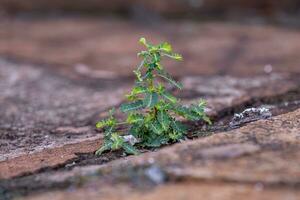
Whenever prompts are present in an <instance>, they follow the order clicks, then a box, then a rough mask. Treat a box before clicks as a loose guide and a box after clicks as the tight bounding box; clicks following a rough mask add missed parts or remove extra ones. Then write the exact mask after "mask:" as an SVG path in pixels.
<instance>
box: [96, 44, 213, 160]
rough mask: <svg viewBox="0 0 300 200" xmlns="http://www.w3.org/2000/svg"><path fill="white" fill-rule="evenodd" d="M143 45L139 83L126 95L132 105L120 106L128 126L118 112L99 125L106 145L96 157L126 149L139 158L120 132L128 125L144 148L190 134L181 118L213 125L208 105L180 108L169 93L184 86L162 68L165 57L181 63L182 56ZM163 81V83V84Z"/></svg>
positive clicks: (164, 48)
mask: <svg viewBox="0 0 300 200" xmlns="http://www.w3.org/2000/svg"><path fill="white" fill-rule="evenodd" d="M139 42H140V43H141V44H142V45H144V46H145V47H146V51H141V52H140V53H138V56H139V57H141V58H142V62H141V64H140V65H139V66H138V67H137V69H136V70H134V71H133V72H134V74H135V75H136V82H135V85H134V87H133V88H132V90H131V92H130V93H129V94H127V95H126V97H127V99H128V103H124V104H122V105H121V106H120V110H121V111H122V112H124V113H126V114H127V119H126V121H124V122H118V121H117V119H116V118H115V116H114V112H115V109H112V110H111V111H110V112H109V117H108V118H107V119H105V120H102V121H99V122H98V123H97V124H96V127H97V128H104V144H103V145H102V147H101V148H100V149H99V150H98V151H96V155H100V154H102V153H103V152H104V151H107V150H116V149H120V148H123V149H124V150H125V152H126V153H128V154H138V150H137V149H136V148H135V147H134V146H133V145H132V144H130V143H129V142H127V141H125V139H124V137H123V136H122V135H126V134H124V133H123V134H121V133H119V132H117V128H118V126H119V125H121V124H126V125H128V128H129V129H128V130H129V131H128V133H127V135H131V136H133V137H135V138H136V139H137V140H138V141H139V142H138V144H137V145H138V146H141V147H159V146H161V145H164V144H168V143H169V142H176V141H178V140H180V139H182V138H183V137H184V135H185V134H186V133H187V127H186V126H185V125H184V124H182V123H181V122H180V120H179V118H180V117H181V118H184V119H187V120H193V121H195V120H204V121H206V122H207V123H211V122H210V120H209V118H208V117H207V116H206V115H205V113H204V108H205V101H203V100H200V101H199V104H198V105H191V106H189V107H187V106H183V105H180V104H179V100H178V99H177V98H176V97H174V96H173V95H172V94H171V93H170V92H168V91H167V90H166V87H165V85H164V83H165V82H168V83H169V84H171V85H173V86H174V87H176V88H178V89H182V85H181V83H179V82H177V81H176V80H174V79H173V78H172V77H171V75H170V74H168V73H167V72H166V71H165V70H164V67H163V66H162V64H161V59H162V58H163V57H168V58H171V59H175V60H178V61H181V60H182V56H181V55H179V54H177V53H173V51H172V47H171V45H170V44H169V43H167V42H164V43H161V44H158V45H152V44H150V43H148V42H147V41H146V39H145V38H141V39H140V40H139ZM162 80H163V81H162Z"/></svg>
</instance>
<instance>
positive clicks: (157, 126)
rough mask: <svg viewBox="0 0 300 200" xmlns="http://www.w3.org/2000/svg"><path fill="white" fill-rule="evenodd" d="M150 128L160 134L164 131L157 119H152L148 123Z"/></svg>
mask: <svg viewBox="0 0 300 200" xmlns="http://www.w3.org/2000/svg"><path fill="white" fill-rule="evenodd" d="M150 129H151V130H152V131H153V132H154V133H156V134H158V135H160V134H161V133H162V132H163V131H164V129H163V128H162V127H161V125H160V123H158V122H157V121H153V122H152V123H150Z"/></svg>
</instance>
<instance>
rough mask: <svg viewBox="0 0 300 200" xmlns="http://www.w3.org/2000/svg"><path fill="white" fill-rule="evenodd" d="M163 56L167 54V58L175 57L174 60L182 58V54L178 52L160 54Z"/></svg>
mask: <svg viewBox="0 0 300 200" xmlns="http://www.w3.org/2000/svg"><path fill="white" fill-rule="evenodd" d="M162 55H163V56H167V57H169V58H172V59H175V60H179V61H181V60H183V58H182V55H180V54H178V53H173V54H162Z"/></svg>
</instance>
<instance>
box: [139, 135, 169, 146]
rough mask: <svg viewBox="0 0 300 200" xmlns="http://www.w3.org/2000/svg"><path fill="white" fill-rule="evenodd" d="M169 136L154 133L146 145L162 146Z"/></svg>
mask: <svg viewBox="0 0 300 200" xmlns="http://www.w3.org/2000/svg"><path fill="white" fill-rule="evenodd" d="M168 141H169V138H168V137H167V136H165V135H159V136H158V135H154V137H151V138H148V139H147V140H146V141H145V142H144V145H145V146H147V147H160V146H161V145H163V144H167V142H168Z"/></svg>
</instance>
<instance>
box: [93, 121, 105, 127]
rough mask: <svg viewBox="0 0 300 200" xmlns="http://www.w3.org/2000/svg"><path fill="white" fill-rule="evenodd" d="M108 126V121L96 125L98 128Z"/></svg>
mask: <svg viewBox="0 0 300 200" xmlns="http://www.w3.org/2000/svg"><path fill="white" fill-rule="evenodd" d="M106 125H107V120H101V121H99V122H97V123H96V128H103V127H104V126H106Z"/></svg>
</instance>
